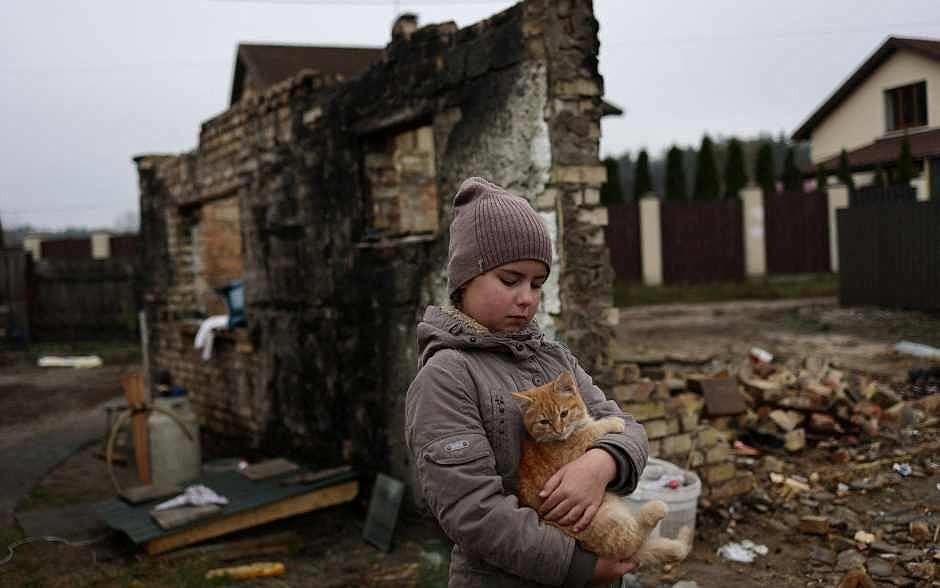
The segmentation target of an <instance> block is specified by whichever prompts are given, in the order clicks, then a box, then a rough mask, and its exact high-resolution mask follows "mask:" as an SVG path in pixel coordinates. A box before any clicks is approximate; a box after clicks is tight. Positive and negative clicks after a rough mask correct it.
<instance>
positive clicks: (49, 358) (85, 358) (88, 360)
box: [36, 355, 104, 369]
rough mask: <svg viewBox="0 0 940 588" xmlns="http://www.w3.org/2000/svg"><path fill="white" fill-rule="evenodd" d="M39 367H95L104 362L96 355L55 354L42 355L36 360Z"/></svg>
mask: <svg viewBox="0 0 940 588" xmlns="http://www.w3.org/2000/svg"><path fill="white" fill-rule="evenodd" d="M36 365H38V366H39V367H70V368H80V369H87V368H96V367H101V366H103V365H104V362H103V361H102V360H101V358H100V357H98V356H97V355H77V356H65V357H59V356H55V355H44V356H43V357H40V358H39V360H38V361H37V362H36Z"/></svg>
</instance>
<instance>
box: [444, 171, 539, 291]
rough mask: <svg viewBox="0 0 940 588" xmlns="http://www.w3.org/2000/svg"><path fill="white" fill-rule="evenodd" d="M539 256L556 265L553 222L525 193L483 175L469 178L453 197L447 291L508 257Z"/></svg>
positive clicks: (536, 258)
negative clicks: (550, 233) (521, 194)
mask: <svg viewBox="0 0 940 588" xmlns="http://www.w3.org/2000/svg"><path fill="white" fill-rule="evenodd" d="M523 259H534V260H536V261H541V262H542V263H544V264H545V269H546V271H548V270H550V269H551V266H552V244H551V241H550V240H549V237H548V228H547V227H546V226H545V223H544V222H543V221H542V219H541V218H540V217H539V215H538V213H536V212H535V210H534V209H533V208H532V205H530V204H529V202H528V201H527V200H525V199H524V198H520V197H518V196H514V195H512V194H510V193H509V192H507V191H506V190H504V189H503V188H501V187H499V186H497V185H496V184H493V183H491V182H488V181H486V180H484V179H483V178H467V179H466V180H464V182H463V184H461V185H460V189H459V190H457V195H456V196H455V197H454V220H453V222H451V224H450V249H449V255H448V261H447V294H448V296H451V297H452V296H453V295H454V292H456V291H457V290H458V289H459V288H460V287H461V286H463V285H464V284H466V283H467V282H469V281H470V280H472V279H473V278H475V277H477V276H478V275H480V274H483V273H486V272H488V271H490V270H491V269H493V268H495V267H499V266H501V265H503V264H504V263H510V262H513V261H519V260H523Z"/></svg>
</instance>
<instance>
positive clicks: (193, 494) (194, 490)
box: [153, 484, 228, 511]
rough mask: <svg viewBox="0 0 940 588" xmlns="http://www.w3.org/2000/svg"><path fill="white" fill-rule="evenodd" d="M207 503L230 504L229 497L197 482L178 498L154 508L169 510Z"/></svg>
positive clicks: (155, 509)
mask: <svg viewBox="0 0 940 588" xmlns="http://www.w3.org/2000/svg"><path fill="white" fill-rule="evenodd" d="M206 504H228V498H226V497H224V496H220V495H219V494H216V493H215V491H214V490H212V488H209V487H208V486H203V485H202V484H196V485H195V486H189V487H187V488H186V490H185V491H184V492H183V493H182V494H180V495H179V496H177V497H176V498H171V499H169V500H167V501H166V502H161V503H160V504H158V505H157V506H155V507H153V510H154V511H158V510H167V509H169V508H176V507H178V506H186V505H192V506H204V505H206Z"/></svg>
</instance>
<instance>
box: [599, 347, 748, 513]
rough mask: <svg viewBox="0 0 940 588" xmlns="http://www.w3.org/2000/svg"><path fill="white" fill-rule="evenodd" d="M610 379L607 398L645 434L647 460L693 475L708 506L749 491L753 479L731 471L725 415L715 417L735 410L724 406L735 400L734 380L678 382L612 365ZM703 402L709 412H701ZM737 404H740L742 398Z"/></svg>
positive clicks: (636, 367) (731, 436) (689, 379)
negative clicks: (617, 405) (658, 460)
mask: <svg viewBox="0 0 940 588" xmlns="http://www.w3.org/2000/svg"><path fill="white" fill-rule="evenodd" d="M614 378H615V382H616V383H615V385H614V386H613V388H612V393H611V396H612V397H613V398H614V399H615V400H616V401H617V402H618V403H619V404H620V406H621V408H623V410H624V411H626V412H628V413H630V414H632V415H633V417H634V418H636V420H637V421H639V422H640V423H641V424H642V425H643V427H644V428H645V429H646V433H647V436H648V437H649V442H650V455H651V456H654V457H658V458H661V459H664V460H666V461H669V462H672V463H674V464H676V465H678V466H680V467H682V468H685V469H690V470H692V471H694V472H695V473H696V474H698V476H699V478H701V480H702V494H701V496H702V497H703V498H705V499H708V500H710V501H713V502H720V501H723V500H727V499H728V498H731V497H733V496H737V495H740V494H744V493H746V492H749V491H750V490H751V488H752V487H753V476H752V475H751V473H750V472H747V471H741V470H739V469H738V468H737V467H736V466H735V460H734V453H733V451H732V449H731V447H732V443H733V441H734V431H733V430H732V428H731V421H730V419H729V416H727V415H726V414H716V413H728V412H732V413H733V412H735V411H737V410H738V409H739V408H738V407H736V406H733V405H730V406H729V403H728V402H727V399H728V398H731V403H732V404H734V403H735V402H737V401H738V400H739V399H737V398H735V393H736V392H737V386H738V385H737V381H736V379H734V378H731V377H727V378H720V377H717V378H710V377H705V376H699V375H695V376H689V377H687V378H685V379H678V378H675V377H667V374H666V373H664V372H663V371H662V370H661V369H659V368H656V369H643V368H641V367H640V366H639V365H637V364H635V363H623V362H621V363H616V364H615V365H614ZM729 391H730V392H731V393H730V394H729ZM706 398H709V400H710V402H709V403H708V406H709V408H711V409H712V410H711V411H709V410H706ZM713 398H714V399H715V400H713ZM722 400H725V401H724V402H722ZM740 402H741V403H742V405H743V398H740ZM716 407H717V408H716Z"/></svg>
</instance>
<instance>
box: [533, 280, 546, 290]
mask: <svg viewBox="0 0 940 588" xmlns="http://www.w3.org/2000/svg"><path fill="white" fill-rule="evenodd" d="M544 285H545V284H544V283H543V282H532V289H534V290H540V289H541V288H542V286H544Z"/></svg>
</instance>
